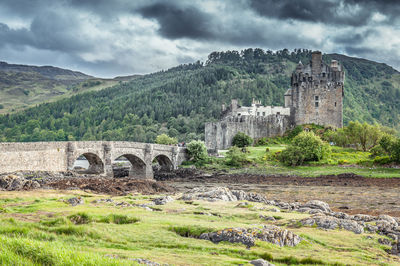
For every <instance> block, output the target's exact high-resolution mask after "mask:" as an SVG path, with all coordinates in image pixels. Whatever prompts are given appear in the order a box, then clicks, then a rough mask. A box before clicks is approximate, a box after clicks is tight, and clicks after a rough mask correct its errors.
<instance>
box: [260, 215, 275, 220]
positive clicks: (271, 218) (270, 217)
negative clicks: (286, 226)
mask: <svg viewBox="0 0 400 266" xmlns="http://www.w3.org/2000/svg"><path fill="white" fill-rule="evenodd" d="M259 217H260V219H263V220H265V221H275V218H274V217H272V216H265V215H260V216H259Z"/></svg>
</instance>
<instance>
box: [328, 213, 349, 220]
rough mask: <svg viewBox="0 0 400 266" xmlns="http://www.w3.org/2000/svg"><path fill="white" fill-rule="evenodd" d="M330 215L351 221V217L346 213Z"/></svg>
mask: <svg viewBox="0 0 400 266" xmlns="http://www.w3.org/2000/svg"><path fill="white" fill-rule="evenodd" d="M330 215H331V216H333V217H336V218H339V219H350V215H348V214H347V213H344V212H333V213H331V214H330Z"/></svg>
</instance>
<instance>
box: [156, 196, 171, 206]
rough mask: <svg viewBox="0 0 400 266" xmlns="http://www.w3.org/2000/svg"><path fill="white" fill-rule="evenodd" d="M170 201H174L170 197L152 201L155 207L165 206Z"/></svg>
mask: <svg viewBox="0 0 400 266" xmlns="http://www.w3.org/2000/svg"><path fill="white" fill-rule="evenodd" d="M172 201H174V199H173V198H172V197H170V196H166V197H160V198H156V199H154V200H153V202H154V204H155V205H165V204H167V203H168V202H172Z"/></svg>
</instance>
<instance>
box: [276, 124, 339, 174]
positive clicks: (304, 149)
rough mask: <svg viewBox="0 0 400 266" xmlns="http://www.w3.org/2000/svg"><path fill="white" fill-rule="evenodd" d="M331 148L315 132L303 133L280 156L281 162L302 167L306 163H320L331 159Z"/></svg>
mask: <svg viewBox="0 0 400 266" xmlns="http://www.w3.org/2000/svg"><path fill="white" fill-rule="evenodd" d="M330 154H331V148H330V146H329V144H327V143H325V142H323V141H322V140H321V138H320V137H318V136H316V135H315V134H314V132H305V131H303V132H301V133H300V134H299V135H297V136H296V137H295V138H293V140H292V143H291V144H290V145H289V146H288V148H287V149H286V150H284V151H282V153H281V154H280V160H281V161H282V162H283V163H285V164H287V165H292V166H295V165H301V164H303V163H304V162H309V161H320V160H322V159H325V158H327V157H329V155H330Z"/></svg>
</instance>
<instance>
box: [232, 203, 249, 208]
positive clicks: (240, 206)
mask: <svg viewBox="0 0 400 266" xmlns="http://www.w3.org/2000/svg"><path fill="white" fill-rule="evenodd" d="M249 205H250V204H249V203H248V202H240V203H239V204H238V205H236V206H235V207H238V208H243V207H246V206H249Z"/></svg>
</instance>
